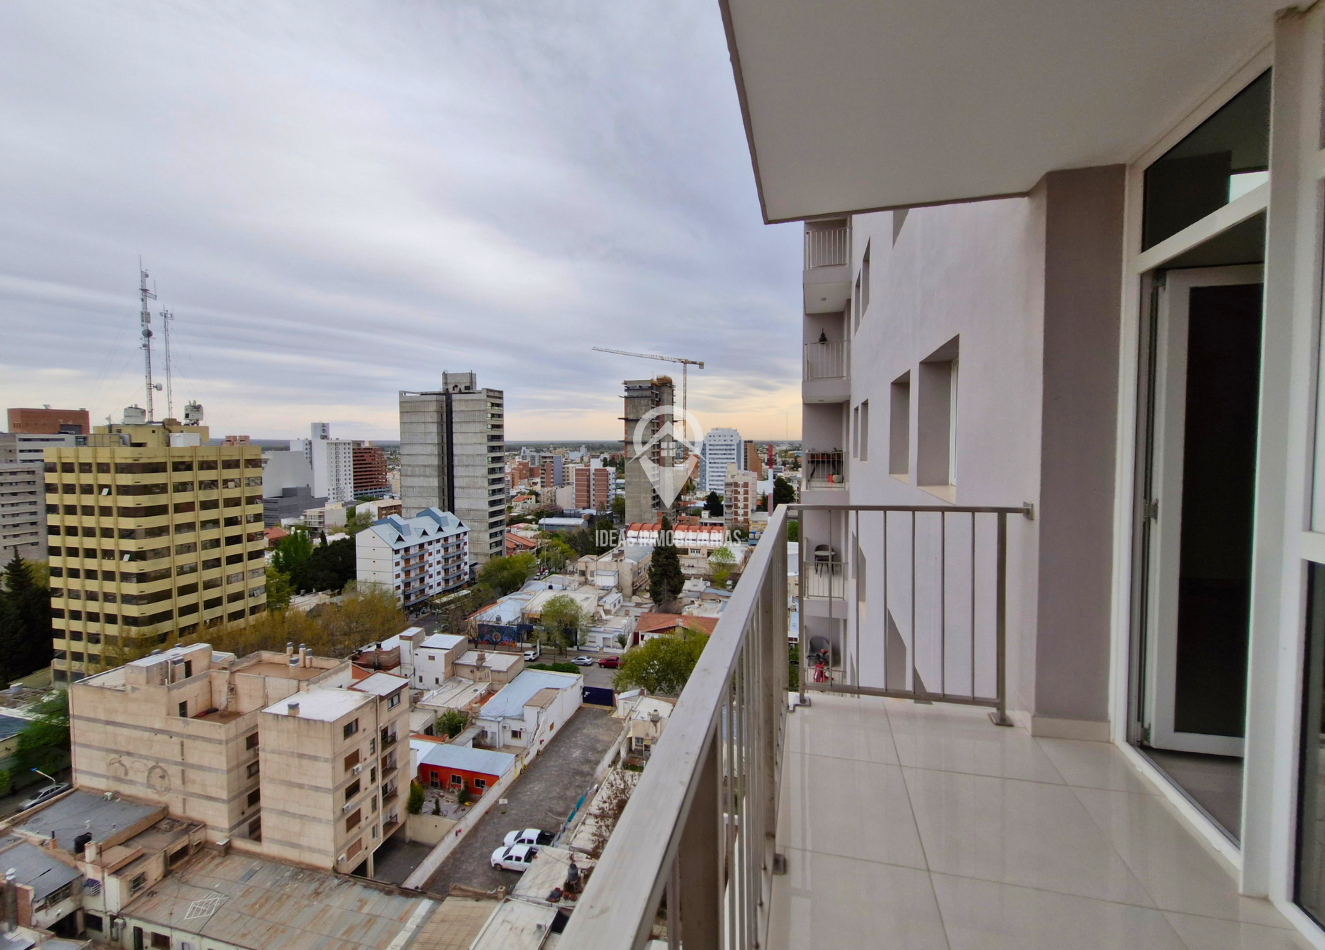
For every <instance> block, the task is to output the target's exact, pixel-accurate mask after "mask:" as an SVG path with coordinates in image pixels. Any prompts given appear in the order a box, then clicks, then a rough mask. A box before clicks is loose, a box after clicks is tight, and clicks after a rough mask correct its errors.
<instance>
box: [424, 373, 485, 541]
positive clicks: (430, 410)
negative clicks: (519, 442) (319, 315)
mask: <svg viewBox="0 0 1325 950" xmlns="http://www.w3.org/2000/svg"><path fill="white" fill-rule="evenodd" d="M504 407H505V401H504V397H503V395H502V391H501V390H499V389H480V388H478V382H477V379H476V377H475V375H474V374H473V373H443V374H442V388H441V389H440V390H437V391H433V392H405V391H402V392H401V393H400V496H401V503H402V505H403V506H404V509H405V511H421V510H423V509H426V508H439V509H441V510H443V511H450V512H454V513H455V515H456V517H458V518H459V519H460V520H461V521H462V522H464V524H465V526H466V527H467V528H468V529H469V555H470V558H471V559H472V560H473V562H474V563H475V564H486V563H487V561H488V558H490V557H496V556H500V555H501V554H502V550H503V547H504V541H503V539H504V537H505V533H506V497H507V496H506V477H505V471H506V470H505V452H506V436H505V431H506V423H505V408H504Z"/></svg>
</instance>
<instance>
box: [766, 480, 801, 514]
mask: <svg viewBox="0 0 1325 950" xmlns="http://www.w3.org/2000/svg"><path fill="white" fill-rule="evenodd" d="M795 503H796V489H795V488H793V487H792V485H791V482H789V481H787V480H786V479H785V478H783V477H782V476H781V475H779V476H777V477H776V478H774V479H773V503H772V507H771V508H770V509H769V510H770V511H771V510H772V509H773V508H777V506H778V505H794V504H795Z"/></svg>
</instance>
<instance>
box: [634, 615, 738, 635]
mask: <svg viewBox="0 0 1325 950" xmlns="http://www.w3.org/2000/svg"><path fill="white" fill-rule="evenodd" d="M717 626H718V618H717V617H695V616H691V615H689V614H660V613H645V614H640V617H639V622H638V623H637V624H636V625H635V629H636V631H638V632H639V633H659V632H661V631H664V630H672V629H674V628H676V627H685V628H686V629H688V630H697V631H699V632H700V633H712V632H713V631H714V630H715V629H716V628H717Z"/></svg>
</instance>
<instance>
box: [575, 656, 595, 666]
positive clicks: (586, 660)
mask: <svg viewBox="0 0 1325 950" xmlns="http://www.w3.org/2000/svg"><path fill="white" fill-rule="evenodd" d="M571 662H572V663H574V664H575V665H576V666H593V657H589V656H577V657H576V658H575V659H573V660H571Z"/></svg>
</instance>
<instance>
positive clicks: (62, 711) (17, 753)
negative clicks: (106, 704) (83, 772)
mask: <svg viewBox="0 0 1325 950" xmlns="http://www.w3.org/2000/svg"><path fill="white" fill-rule="evenodd" d="M33 712H35V713H36V716H35V717H34V718H33V720H32V722H31V723H30V724H29V725H28V726H27V727H26V728H25V729H24V730H23V731H22V732H20V733H19V734H18V742H17V746H16V748H15V750H14V760H15V764H16V765H17V766H18V767H19V768H20V769H22V770H28V769H40V770H41V771H43V772H45V773H47V774H48V775H49V774H54V773H55V772H57V771H59V770H60V769H62V768H64V767H65V766H67V765H68V764H69V694H68V693H67V692H65V691H64V690H62V689H60V690H56V691H55V692H53V693H51V694H49V695H47V696H46V697H45V698H44V699H42V700H41V702H39V703H37V705H36V706H35V707H34V709H33Z"/></svg>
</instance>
